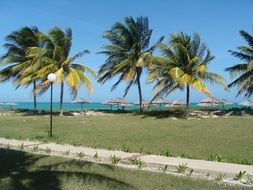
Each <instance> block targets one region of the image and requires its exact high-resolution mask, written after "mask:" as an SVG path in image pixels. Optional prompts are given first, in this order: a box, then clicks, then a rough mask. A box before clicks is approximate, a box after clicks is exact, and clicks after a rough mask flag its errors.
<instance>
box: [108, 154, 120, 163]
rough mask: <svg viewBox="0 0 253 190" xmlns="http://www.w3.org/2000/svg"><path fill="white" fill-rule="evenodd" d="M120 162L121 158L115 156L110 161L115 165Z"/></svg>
mask: <svg viewBox="0 0 253 190" xmlns="http://www.w3.org/2000/svg"><path fill="white" fill-rule="evenodd" d="M120 160H121V158H120V157H117V156H115V155H113V156H111V157H110V161H111V162H112V164H113V165H115V164H118V163H119V161H120Z"/></svg>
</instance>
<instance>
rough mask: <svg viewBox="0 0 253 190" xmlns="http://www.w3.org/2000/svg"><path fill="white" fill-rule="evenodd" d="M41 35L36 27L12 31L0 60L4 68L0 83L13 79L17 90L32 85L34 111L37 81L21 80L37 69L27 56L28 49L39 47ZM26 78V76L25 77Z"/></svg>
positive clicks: (35, 64)
mask: <svg viewBox="0 0 253 190" xmlns="http://www.w3.org/2000/svg"><path fill="white" fill-rule="evenodd" d="M41 35H43V34H42V33H41V32H39V30H38V28H36V27H23V28H21V29H20V30H18V31H14V32H12V33H11V34H9V35H8V36H7V37H6V43H5V44H4V47H5V49H6V50H7V52H6V53H5V54H4V55H3V56H2V58H1V60H2V61H1V65H4V66H6V67H5V68H4V69H2V70H1V71H0V81H1V82H3V81H7V80H10V79H14V80H13V83H14V84H15V86H16V87H17V88H18V87H20V86H29V85H30V84H33V101H34V110H36V109H37V97H36V93H35V89H36V83H37V80H29V81H27V80H23V79H24V78H23V75H24V73H26V74H28V73H29V76H30V77H32V75H33V71H32V70H31V69H32V68H36V67H38V66H39V65H38V63H37V62H36V61H35V60H34V57H30V56H28V55H27V51H28V49H29V48H30V47H40V46H41V45H42V43H41V42H40V37H41ZM27 76H28V75H27Z"/></svg>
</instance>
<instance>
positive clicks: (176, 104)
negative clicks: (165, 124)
mask: <svg viewBox="0 0 253 190" xmlns="http://www.w3.org/2000/svg"><path fill="white" fill-rule="evenodd" d="M185 104H186V103H185V101H183V100H175V101H174V102H173V103H172V105H173V106H179V107H181V106H182V105H185Z"/></svg>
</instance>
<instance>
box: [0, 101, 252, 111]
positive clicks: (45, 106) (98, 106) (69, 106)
mask: <svg viewBox="0 0 253 190" xmlns="http://www.w3.org/2000/svg"><path fill="white" fill-rule="evenodd" d="M16 104H17V105H16V106H11V107H10V106H8V105H1V104H0V109H10V108H11V109H30V110H32V109H33V102H16ZM190 107H191V108H197V107H199V106H197V104H196V103H192V104H191V105H190ZM216 107H217V108H219V109H231V108H244V106H240V105H238V104H232V105H227V106H225V107H224V108H223V107H222V106H216ZM63 108H64V110H66V111H70V110H71V111H74V110H76V111H78V110H105V109H108V110H110V109H111V106H109V105H104V104H102V103H88V104H83V105H82V106H81V104H73V103H71V102H66V103H64V105H63ZM138 108H139V106H138V105H133V106H128V107H126V108H125V109H126V110H137V109H138ZM161 108H162V109H164V108H165V107H164V106H163V105H162V106H161ZM37 109H38V110H49V109H50V103H49V102H38V103H37ZM59 109H60V104H59V103H58V102H54V103H53V110H59ZM112 109H113V110H117V109H118V106H112ZM149 109H160V106H152V107H151V108H149ZM251 109H253V107H251Z"/></svg>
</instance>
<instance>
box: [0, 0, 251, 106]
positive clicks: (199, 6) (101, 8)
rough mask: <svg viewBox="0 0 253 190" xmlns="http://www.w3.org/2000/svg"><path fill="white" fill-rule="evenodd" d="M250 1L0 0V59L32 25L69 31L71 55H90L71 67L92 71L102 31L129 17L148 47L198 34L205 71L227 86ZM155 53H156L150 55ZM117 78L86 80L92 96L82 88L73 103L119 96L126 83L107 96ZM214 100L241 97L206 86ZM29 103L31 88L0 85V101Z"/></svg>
mask: <svg viewBox="0 0 253 190" xmlns="http://www.w3.org/2000/svg"><path fill="white" fill-rule="evenodd" d="M252 7H253V0H243V1H242V0H190V1H189V0H127V1H118V0H107V1H99V0H53V1H52V0H43V1H34V0H22V1H20V0H1V1H0V55H3V54H4V53H5V49H4V48H3V47H2V45H3V44H4V43H5V41H4V38H5V37H6V36H7V35H8V34H9V33H11V32H12V31H15V30H18V29H20V28H21V27H23V26H37V27H38V28H39V30H40V31H42V32H45V33H47V32H48V31H49V30H50V29H51V28H53V27H54V26H59V27H60V28H62V29H66V28H67V27H70V28H71V29H72V32H73V43H72V49H71V53H70V54H71V55H74V54H75V53H77V52H79V51H82V50H84V49H89V50H90V52H91V53H90V54H87V55H85V56H84V57H82V58H80V59H79V60H78V61H77V62H78V63H82V64H85V65H87V66H89V67H91V68H92V69H93V70H94V71H96V72H97V71H98V70H99V67H100V66H101V64H103V63H104V61H105V60H106V57H105V55H101V54H97V52H99V51H101V46H102V45H105V44H108V41H107V40H106V39H104V38H103V37H102V35H103V32H104V31H105V30H108V29H110V28H111V27H112V25H113V24H114V23H115V22H118V21H119V22H123V21H124V18H125V17H127V16H132V17H134V18H136V17H138V16H147V17H148V18H149V26H150V28H151V29H153V34H152V38H151V44H152V43H154V42H155V41H156V40H157V39H159V37H160V36H163V35H164V36H165V40H164V41H165V42H166V41H168V38H169V36H170V35H171V34H174V33H176V32H180V31H183V32H186V33H188V34H193V33H194V32H198V33H199V34H200V36H201V39H202V41H203V42H205V43H206V44H207V45H208V47H209V49H210V50H211V52H212V54H213V55H214V56H215V57H216V58H215V60H214V61H212V62H211V63H210V65H209V68H208V69H209V71H214V72H218V73H220V74H222V75H223V76H224V77H225V79H226V80H227V82H228V83H230V82H231V81H232V79H231V78H230V76H229V74H228V73H226V72H224V68H226V67H229V66H232V65H234V64H238V63H241V62H240V60H238V59H236V58H234V57H232V56H231V55H230V54H229V53H228V50H229V49H232V50H235V48H236V47H237V46H239V45H245V41H244V40H243V39H242V38H241V36H240V35H239V31H240V30H242V29H243V30H245V31H247V32H249V33H253V14H252ZM155 53H157V52H155ZM146 77H147V72H146V71H145V72H144V73H143V75H142V90H143V97H144V98H145V99H147V100H149V99H151V98H152V96H153V94H152V87H153V85H154V84H146V83H145V81H146ZM116 79H117V77H116V78H115V79H113V80H111V81H109V82H107V83H105V84H103V85H102V84H99V83H97V82H96V80H93V79H92V80H91V81H92V84H93V87H94V92H93V94H88V92H87V90H86V88H85V87H84V86H83V87H81V88H80V90H79V92H78V95H77V98H85V99H88V100H90V101H92V102H104V101H106V100H108V99H110V98H115V97H122V96H123V94H124V89H125V87H126V83H121V84H120V85H119V86H118V88H117V89H116V90H114V91H111V90H110V89H111V86H112V85H113V84H114V82H115V81H116ZM207 86H208V87H209V88H210V90H211V91H212V93H213V94H214V95H215V96H216V97H218V98H226V99H228V100H230V101H233V102H240V101H242V100H243V99H244V97H243V96H240V97H236V88H232V89H231V90H230V91H229V92H226V91H224V88H223V87H220V86H217V85H210V84H208V85H207ZM59 95H60V92H59V85H54V101H59ZM205 97H206V95H203V94H201V93H199V92H197V91H195V90H191V99H190V100H191V102H198V101H199V100H201V99H203V98H205ZM49 98H50V97H49V92H46V93H45V94H43V95H42V96H39V97H38V101H40V102H48V101H49ZM167 98H168V99H169V100H175V99H182V100H184V99H185V91H175V92H173V93H172V94H170V95H168V97H167ZM126 99H127V100H128V101H131V102H135V101H137V100H138V93H137V86H133V87H132V88H131V90H130V91H129V93H128V95H127V96H126ZM32 100H33V96H32V89H31V87H27V88H23V87H20V88H18V89H16V88H15V86H13V85H12V83H11V81H9V82H5V83H0V102H3V101H13V102H24V101H25V102H31V101H32ZM64 101H65V102H69V101H72V97H71V94H70V90H69V89H68V88H65V95H64Z"/></svg>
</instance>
